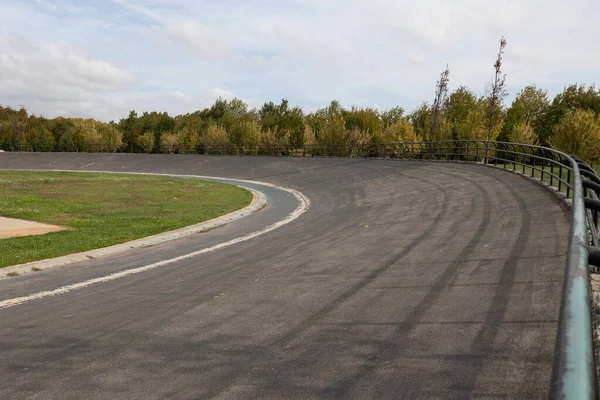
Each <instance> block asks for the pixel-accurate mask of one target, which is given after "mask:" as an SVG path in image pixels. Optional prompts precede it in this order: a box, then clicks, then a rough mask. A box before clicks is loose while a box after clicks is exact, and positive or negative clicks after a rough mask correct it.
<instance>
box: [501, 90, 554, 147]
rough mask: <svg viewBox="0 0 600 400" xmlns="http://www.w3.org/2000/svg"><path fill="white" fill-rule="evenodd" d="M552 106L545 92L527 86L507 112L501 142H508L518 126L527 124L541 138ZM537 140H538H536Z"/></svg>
mask: <svg viewBox="0 0 600 400" xmlns="http://www.w3.org/2000/svg"><path fill="white" fill-rule="evenodd" d="M549 106H550V104H549V100H548V94H547V92H546V91H545V90H542V89H538V88H537V87H536V86H534V85H531V86H526V87H525V88H524V89H523V90H521V91H520V92H519V93H518V94H517V96H516V97H515V99H514V100H513V102H512V104H511V106H510V107H509V109H508V110H507V112H506V116H505V118H504V123H503V126H502V130H501V131H500V140H508V138H509V137H511V134H512V131H513V128H514V127H515V126H516V125H519V124H521V123H524V122H527V123H528V124H529V125H530V126H531V128H532V129H533V130H534V133H535V134H536V136H537V137H538V138H539V137H540V136H542V126H543V121H544V118H545V115H546V112H547V111H548V108H549ZM536 140H537V139H536Z"/></svg>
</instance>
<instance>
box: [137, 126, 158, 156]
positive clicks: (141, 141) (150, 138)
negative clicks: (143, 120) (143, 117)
mask: <svg viewBox="0 0 600 400" xmlns="http://www.w3.org/2000/svg"><path fill="white" fill-rule="evenodd" d="M138 146H139V147H140V148H141V150H142V151H143V152H144V153H151V152H152V149H153V148H154V132H152V131H146V132H144V133H143V134H142V135H140V137H139V138H138Z"/></svg>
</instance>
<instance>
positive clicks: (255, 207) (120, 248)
mask: <svg viewBox="0 0 600 400" xmlns="http://www.w3.org/2000/svg"><path fill="white" fill-rule="evenodd" d="M236 186H239V187H241V188H243V189H246V190H248V191H250V192H252V202H251V203H250V205H248V206H246V207H244V208H242V209H241V210H237V211H233V212H231V213H229V214H226V215H223V216H220V217H217V218H214V219H211V220H209V221H204V222H202V223H200V224H196V225H190V226H186V227H184V228H180V229H176V230H173V231H169V232H164V233H160V234H158V235H153V236H148V237H145V238H141V239H136V240H132V241H130V242H126V243H120V244H116V245H113V246H109V247H103V248H100V249H95V250H89V251H84V252H81V253H75V254H70V255H66V256H61V257H56V258H49V259H46V260H40V261H33V262H29V263H26V264H19V265H13V266H10V267H5V268H2V269H0V279H6V278H9V277H10V276H9V274H11V275H13V276H17V274H18V276H22V275H25V274H28V273H31V272H33V269H35V271H36V272H39V271H43V270H47V269H52V268H58V267H64V266H68V265H69V264H73V263H76V262H80V261H86V260H90V259H94V258H98V257H102V256H107V255H112V254H118V253H122V252H125V251H127V250H130V249H136V248H142V247H149V246H152V245H156V244H159V243H164V242H168V241H171V240H175V239H179V238H181V237H184V236H189V235H193V234H196V233H202V232H206V231H209V230H211V229H215V228H218V227H220V226H223V225H226V224H228V223H231V222H233V221H237V220H239V219H241V218H243V217H245V216H248V215H250V214H253V213H256V212H258V211H260V210H261V209H263V208H264V207H266V205H267V198H266V196H265V194H264V193H262V192H260V191H258V190H256V189H251V188H248V187H245V186H241V185H236Z"/></svg>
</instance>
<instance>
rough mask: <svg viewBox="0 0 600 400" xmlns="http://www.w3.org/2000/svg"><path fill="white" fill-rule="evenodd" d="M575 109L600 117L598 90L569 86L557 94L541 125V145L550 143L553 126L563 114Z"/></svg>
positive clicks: (588, 87)
mask: <svg viewBox="0 0 600 400" xmlns="http://www.w3.org/2000/svg"><path fill="white" fill-rule="evenodd" d="M576 109H582V110H589V111H593V112H594V113H595V114H596V116H598V115H600V89H597V88H596V87H595V86H594V85H591V86H586V85H585V84H582V85H570V86H569V87H567V88H565V90H564V91H563V92H562V93H559V94H557V95H556V97H554V100H553V101H552V104H551V105H550V107H549V108H548V110H547V112H546V113H545V117H544V118H543V121H542V123H541V127H540V129H539V131H540V143H541V144H542V145H547V144H548V143H550V142H551V140H550V139H551V137H552V134H553V132H554V126H555V125H556V124H558V123H559V121H560V120H561V118H562V117H563V116H564V115H565V114H568V113H572V112H574V111H575V110H576Z"/></svg>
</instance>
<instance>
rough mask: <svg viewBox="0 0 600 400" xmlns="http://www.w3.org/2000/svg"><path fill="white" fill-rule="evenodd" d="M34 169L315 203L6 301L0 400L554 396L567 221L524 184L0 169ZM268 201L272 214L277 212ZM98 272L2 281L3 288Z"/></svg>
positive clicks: (416, 170) (353, 163) (117, 159)
mask: <svg viewBox="0 0 600 400" xmlns="http://www.w3.org/2000/svg"><path fill="white" fill-rule="evenodd" d="M23 167H27V168H53V169H82V170H85V169H88V170H99V169H104V170H113V171H133V172H156V173H174V174H199V175H213V176H222V177H227V178H235V179H251V180H258V181H265V182H272V183H275V184H279V185H283V186H288V187H291V188H294V189H298V190H299V191H301V192H303V193H304V194H306V195H307V196H308V197H309V198H310V199H311V200H312V205H311V209H310V210H309V212H308V213H306V214H304V215H303V216H301V217H300V218H299V219H298V220H296V221H295V222H293V223H291V224H289V225H286V226H284V227H281V228H279V229H278V230H276V231H273V232H270V233H267V234H265V235H263V236H260V237H257V238H254V239H252V240H249V241H246V242H244V243H239V244H236V245H234V246H231V247H229V248H227V249H223V250H219V251H215V252H212V253H208V254H205V255H202V256H200V257H197V258H191V259H187V260H184V261H182V262H178V263H174V264H173V265H170V266H168V267H165V268H163V269H156V270H152V271H148V272H145V273H142V274H138V275H135V276H131V277H127V278H123V279H121V280H116V281H111V282H109V283H106V284H100V285H96V286H93V287H89V288H86V289H82V290H81V291H77V292H71V293H68V294H65V295H62V296H57V297H53V298H49V299H45V300H41V301H38V302H30V303H27V304H23V305H20V306H17V307H14V308H10V309H6V310H0V314H1V315H0V337H2V338H3V339H2V343H1V344H2V346H0V352H1V353H2V354H1V356H2V359H3V360H6V361H3V362H2V363H0V372H1V373H2V375H1V376H3V378H0V379H1V380H0V383H1V384H0V397H2V398H27V397H31V396H33V395H38V396H40V397H42V398H53V397H56V398H58V397H61V396H62V397H82V396H84V395H85V396H86V397H87V398H132V399H133V398H140V399H141V398H165V397H169V396H172V397H176V398H264V399H269V398H273V399H275V398H289V399H295V398H297V399H306V398H356V399H364V398H410V399H415V398H432V397H435V398H448V399H450V398H452V399H455V398H467V397H506V398H527V399H529V398H544V397H545V395H546V394H547V390H548V386H549V379H550V373H551V367H552V355H553V350H554V340H555V334H556V325H557V319H558V307H559V302H560V297H561V290H562V276H563V271H564V261H565V259H564V254H565V250H566V247H567V238H568V230H569V219H570V217H569V213H568V209H567V208H566V206H565V205H564V204H563V203H562V202H561V201H560V200H559V199H557V198H556V197H554V196H553V195H552V194H551V193H550V192H548V191H546V190H545V189H544V188H542V187H540V186H539V185H536V184H533V183H532V182H529V181H528V180H526V179H523V178H522V177H519V176H517V175H514V174H510V173H506V172H504V171H500V170H496V169H493V168H486V167H482V166H476V165H469V164H441V163H422V162H395V161H372V160H348V159H291V158H264V157H215V156H197V155H190V156H169V155H120V154H117V155H102V154H3V155H2V156H1V157H0V168H23ZM267 195H268V197H269V200H270V206H268V207H267V209H266V210H265V212H267V211H269V209H271V211H272V212H274V210H276V209H277V207H280V206H282V204H283V203H284V202H283V201H281V200H280V199H278V198H276V196H275V195H273V196H269V194H267ZM286 212H287V211H286ZM281 213H282V215H283V214H285V212H284V210H282V211H281ZM265 215H266V214H265ZM260 218H264V216H261V214H260V213H259V214H256V215H254V216H252V217H249V218H248V219H247V220H241V221H239V222H236V223H234V224H232V225H230V226H228V227H223V228H219V229H217V230H215V231H212V232H210V233H208V234H205V236H203V237H201V238H188V239H186V240H183V241H176V242H173V243H172V244H170V245H169V247H168V249H167V248H160V249H153V248H149V249H146V250H144V251H138V252H134V253H133V254H131V255H128V256H126V255H124V256H120V257H115V258H111V259H110V260H101V259H98V260H93V261H90V263H91V264H93V265H94V271H107V272H110V271H113V270H114V268H116V267H115V265H119V268H126V267H128V266H135V265H138V264H136V263H140V262H143V261H144V260H148V261H150V260H151V261H159V260H160V259H161V257H166V256H168V255H175V254H182V253H185V252H189V251H190V250H193V249H197V248H198V246H200V245H201V244H202V243H204V242H202V241H203V240H204V241H206V240H219V239H221V238H222V237H224V236H226V235H229V234H234V233H236V234H241V233H246V232H248V231H250V230H251V229H252V228H253V227H254V225H255V224H259V225H260V224H261V223H263V225H264V223H267V222H266V221H264V222H261V221H260ZM242 221H245V222H242ZM141 258H142V260H141ZM90 269H91V267H90V266H89V265H87V266H82V267H81V268H73V269H68V270H60V271H55V272H53V274H46V273H44V274H43V275H36V278H35V279H37V280H33V281H32V279H34V277H31V278H28V279H26V278H18V279H17V280H12V283H10V284H9V283H6V282H5V281H3V282H0V293H3V296H4V293H7V292H10V293H16V292H18V291H25V290H28V289H26V288H29V287H31V286H32V285H33V286H35V288H36V289H42V288H48V287H51V286H52V284H56V282H59V281H60V282H62V279H66V278H64V275H65V274H80V273H82V272H78V271H90ZM7 285H8V286H7ZM36 285H37V286H36ZM33 364H35V366H33ZM25 368H27V370H24V369H25ZM32 382H34V383H32Z"/></svg>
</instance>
